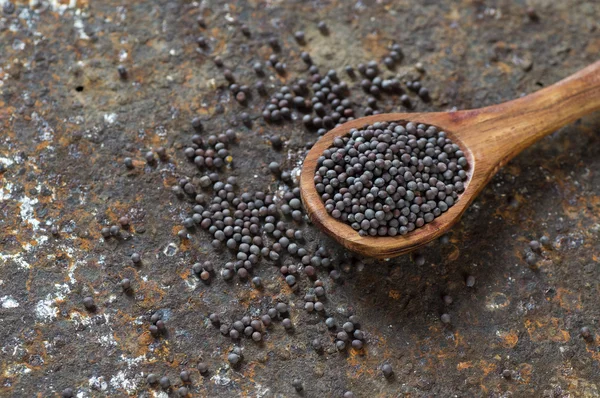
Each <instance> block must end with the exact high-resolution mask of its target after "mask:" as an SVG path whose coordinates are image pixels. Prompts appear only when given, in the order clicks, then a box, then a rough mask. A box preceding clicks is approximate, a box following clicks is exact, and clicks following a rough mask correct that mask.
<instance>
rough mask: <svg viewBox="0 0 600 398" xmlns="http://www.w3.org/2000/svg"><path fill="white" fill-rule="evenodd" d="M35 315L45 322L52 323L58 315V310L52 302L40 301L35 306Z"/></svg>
mask: <svg viewBox="0 0 600 398" xmlns="http://www.w3.org/2000/svg"><path fill="white" fill-rule="evenodd" d="M35 315H36V316H37V317H38V319H41V320H43V321H51V320H52V319H55V318H56V316H57V315H58V308H56V307H54V301H52V300H40V301H38V303H37V304H36V305H35Z"/></svg>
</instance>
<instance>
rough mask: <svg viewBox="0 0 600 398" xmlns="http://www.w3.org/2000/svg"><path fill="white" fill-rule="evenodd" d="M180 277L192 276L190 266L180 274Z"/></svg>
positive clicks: (184, 278)
mask: <svg viewBox="0 0 600 398" xmlns="http://www.w3.org/2000/svg"><path fill="white" fill-rule="evenodd" d="M179 277H180V278H181V279H183V280H186V279H187V278H189V277H190V270H189V269H188V268H186V269H185V271H183V272H182V273H180V274H179Z"/></svg>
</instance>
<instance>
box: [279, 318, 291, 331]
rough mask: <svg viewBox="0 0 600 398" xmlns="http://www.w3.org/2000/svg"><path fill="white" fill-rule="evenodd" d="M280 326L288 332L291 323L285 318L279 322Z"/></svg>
mask: <svg viewBox="0 0 600 398" xmlns="http://www.w3.org/2000/svg"><path fill="white" fill-rule="evenodd" d="M281 324H282V325H283V327H284V328H286V329H288V330H289V329H291V328H292V321H291V320H290V318H285V319H284V320H283V321H281Z"/></svg>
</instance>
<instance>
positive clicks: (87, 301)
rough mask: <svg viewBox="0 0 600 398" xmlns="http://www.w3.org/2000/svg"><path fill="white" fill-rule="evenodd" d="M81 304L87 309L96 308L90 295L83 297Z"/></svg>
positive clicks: (92, 309)
mask: <svg viewBox="0 0 600 398" xmlns="http://www.w3.org/2000/svg"><path fill="white" fill-rule="evenodd" d="M83 306H84V307H85V309H86V310H88V311H94V310H95V309H96V304H95V303H94V299H93V298H91V297H89V296H88V297H85V298H84V299H83Z"/></svg>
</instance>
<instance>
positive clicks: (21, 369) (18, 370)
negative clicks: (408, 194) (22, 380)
mask: <svg viewBox="0 0 600 398" xmlns="http://www.w3.org/2000/svg"><path fill="white" fill-rule="evenodd" d="M27 373H31V369H29V368H28V367H27V366H26V365H23V364H20V363H19V364H15V365H11V366H9V367H8V368H7V369H6V370H5V371H4V375H5V376H6V377H13V376H18V375H24V374H27Z"/></svg>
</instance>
